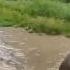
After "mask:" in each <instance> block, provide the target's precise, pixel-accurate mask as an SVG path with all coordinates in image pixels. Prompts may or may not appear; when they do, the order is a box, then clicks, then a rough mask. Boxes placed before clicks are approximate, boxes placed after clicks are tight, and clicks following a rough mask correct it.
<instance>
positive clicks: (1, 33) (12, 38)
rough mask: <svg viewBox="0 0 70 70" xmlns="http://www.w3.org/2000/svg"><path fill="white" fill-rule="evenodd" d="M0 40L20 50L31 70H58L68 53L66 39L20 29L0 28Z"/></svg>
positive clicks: (68, 40)
mask: <svg viewBox="0 0 70 70" xmlns="http://www.w3.org/2000/svg"><path fill="white" fill-rule="evenodd" d="M0 40H1V43H5V44H6V45H10V46H12V47H14V48H20V49H22V50H23V52H24V53H25V54H26V56H27V59H28V65H29V67H30V68H31V69H32V70H58V67H59V65H60V63H61V61H62V60H63V58H64V57H65V56H66V54H67V53H69V51H70V39H68V38H65V37H63V36H47V35H42V36H40V35H37V34H34V33H33V34H30V33H28V32H26V31H25V30H24V29H21V28H0ZM31 69H30V70H31Z"/></svg>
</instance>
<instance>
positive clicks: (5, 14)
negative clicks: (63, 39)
mask: <svg viewBox="0 0 70 70" xmlns="http://www.w3.org/2000/svg"><path fill="white" fill-rule="evenodd" d="M69 2H70V0H0V26H17V27H24V28H25V29H26V30H28V31H29V32H38V33H40V32H42V33H47V34H64V33H69V32H70V27H69V26H70V3H69Z"/></svg>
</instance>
